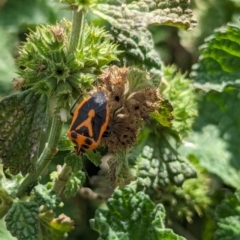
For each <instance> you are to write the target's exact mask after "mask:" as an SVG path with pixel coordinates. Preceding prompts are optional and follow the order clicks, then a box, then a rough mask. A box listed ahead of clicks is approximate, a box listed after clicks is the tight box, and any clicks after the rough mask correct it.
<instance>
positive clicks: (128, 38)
mask: <svg viewBox="0 0 240 240" xmlns="http://www.w3.org/2000/svg"><path fill="white" fill-rule="evenodd" d="M108 3H109V4H98V5H97V6H96V9H93V10H92V11H93V13H95V14H97V15H99V16H100V17H101V18H103V19H105V20H106V21H108V22H109V23H110V24H111V25H112V29H111V34H112V36H113V37H114V40H115V41H116V42H118V44H119V49H120V50H122V51H124V53H123V54H122V55H121V56H120V57H119V58H120V59H122V62H123V63H125V64H126V63H127V65H129V66H131V65H138V66H139V67H140V68H142V69H147V70H149V71H150V72H151V73H152V74H156V75H158V77H160V76H161V70H160V69H161V65H162V63H161V60H160V58H159V55H158V53H157V51H156V50H155V48H154V42H153V39H152V35H151V32H150V31H149V30H148V27H149V26H153V25H169V26H175V27H179V28H183V29H191V28H193V27H194V26H195V25H196V22H195V20H193V19H192V12H191V10H190V9H189V3H188V2H187V1H173V2H169V1H161V3H159V1H156V0H155V1H151V2H149V1H146V0H142V1H132V2H131V3H129V4H126V3H125V1H119V2H118V3H116V1H113V2H111V1H108Z"/></svg>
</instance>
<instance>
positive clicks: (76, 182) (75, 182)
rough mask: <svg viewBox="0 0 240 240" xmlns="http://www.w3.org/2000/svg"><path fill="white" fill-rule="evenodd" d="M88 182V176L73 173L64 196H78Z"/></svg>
mask: <svg viewBox="0 0 240 240" xmlns="http://www.w3.org/2000/svg"><path fill="white" fill-rule="evenodd" d="M85 180H86V175H85V173H84V172H82V171H78V172H76V173H73V172H72V173H71V175H70V176H69V179H68V181H67V183H66V186H65V190H64V195H65V196H66V197H73V196H75V195H76V194H77V192H78V189H79V188H81V187H82V185H83V184H84V182H85Z"/></svg>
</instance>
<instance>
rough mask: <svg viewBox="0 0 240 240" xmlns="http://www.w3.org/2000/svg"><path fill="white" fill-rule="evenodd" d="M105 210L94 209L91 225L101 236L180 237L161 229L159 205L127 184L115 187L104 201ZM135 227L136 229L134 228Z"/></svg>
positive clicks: (177, 239) (179, 239)
mask: <svg viewBox="0 0 240 240" xmlns="http://www.w3.org/2000/svg"><path fill="white" fill-rule="evenodd" d="M107 206H108V210H102V209H98V210H97V211H96V213H95V219H91V220H90V224H91V227H92V228H93V229H95V230H96V231H98V232H99V234H100V237H99V238H98V239H99V240H104V239H109V240H110V239H111V240H112V239H116V240H117V239H119V240H120V239H124V240H128V239H129V240H130V239H131V240H134V239H143V240H144V239H151V240H154V239H156V240H157V239H166V240H183V239H184V238H183V237H180V236H178V235H176V234H174V233H173V231H172V230H171V229H168V228H165V226H164V218H165V211H164V208H163V206H162V205H155V204H154V203H153V202H152V201H151V200H150V199H149V197H148V196H147V195H146V194H145V193H143V192H135V191H134V190H133V189H131V188H130V187H126V188H125V189H123V190H119V189H116V190H115V191H114V193H113V196H112V198H110V199H108V201H107ZM136 229H137V231H136Z"/></svg>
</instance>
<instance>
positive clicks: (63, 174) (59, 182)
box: [52, 164, 72, 196]
mask: <svg viewBox="0 0 240 240" xmlns="http://www.w3.org/2000/svg"><path fill="white" fill-rule="evenodd" d="M58 172H59V174H58V178H57V179H56V180H55V182H54V185H53V187H52V189H53V190H54V191H55V193H56V195H57V196H60V195H61V194H62V192H63V190H64V188H65V185H66V183H67V181H68V179H69V175H70V173H71V172H72V168H71V167H69V166H67V165H66V164H64V165H63V167H61V168H59V169H58Z"/></svg>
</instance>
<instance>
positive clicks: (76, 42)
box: [69, 10, 85, 53]
mask: <svg viewBox="0 0 240 240" xmlns="http://www.w3.org/2000/svg"><path fill="white" fill-rule="evenodd" d="M84 16H85V14H84V11H83V10H81V11H79V12H77V11H73V20H72V31H71V36H70V43H69V53H74V52H75V51H76V49H77V48H78V46H80V45H81V44H82V37H83V36H82V35H83V26H84Z"/></svg>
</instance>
